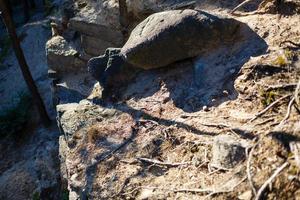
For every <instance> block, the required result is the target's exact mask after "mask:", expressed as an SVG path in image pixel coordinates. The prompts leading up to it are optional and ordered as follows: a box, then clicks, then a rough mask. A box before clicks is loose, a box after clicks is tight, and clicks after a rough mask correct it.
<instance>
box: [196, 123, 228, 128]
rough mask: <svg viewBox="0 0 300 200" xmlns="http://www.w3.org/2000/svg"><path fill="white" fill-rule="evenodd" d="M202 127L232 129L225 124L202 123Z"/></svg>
mask: <svg viewBox="0 0 300 200" xmlns="http://www.w3.org/2000/svg"><path fill="white" fill-rule="evenodd" d="M200 125H202V126H207V127H214V128H219V129H223V128H230V129H231V127H230V126H229V125H227V124H223V123H219V124H206V123H200Z"/></svg>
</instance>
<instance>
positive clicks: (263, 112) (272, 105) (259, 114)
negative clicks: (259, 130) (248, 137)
mask: <svg viewBox="0 0 300 200" xmlns="http://www.w3.org/2000/svg"><path fill="white" fill-rule="evenodd" d="M290 96H291V95H290V94H288V95H285V96H283V97H281V98H279V99H277V100H276V101H274V102H273V103H271V104H270V105H269V106H268V107H266V108H265V109H263V110H262V111H260V112H258V113H257V114H255V116H254V117H253V118H252V119H250V121H249V122H253V121H254V120H256V119H257V118H258V117H260V116H262V115H263V114H265V113H266V112H268V110H270V109H271V108H273V107H274V106H275V105H277V104H278V103H279V102H280V101H282V100H284V99H286V98H288V97H290Z"/></svg>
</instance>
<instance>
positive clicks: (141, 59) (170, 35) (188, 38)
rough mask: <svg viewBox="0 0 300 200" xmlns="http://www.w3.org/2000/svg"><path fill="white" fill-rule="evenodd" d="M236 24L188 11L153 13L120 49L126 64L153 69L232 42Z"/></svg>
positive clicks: (237, 27) (231, 21)
mask: <svg viewBox="0 0 300 200" xmlns="http://www.w3.org/2000/svg"><path fill="white" fill-rule="evenodd" d="M238 31H239V23H238V22H237V21H236V20H233V19H224V18H223V19H222V18H218V17H216V16H214V15H211V14H209V13H206V12H202V11H196V10H191V9H185V10H172V11H164V12H159V13H155V14H153V15H151V16H149V17H148V18H147V19H145V20H144V21H143V22H141V23H140V24H139V25H138V26H137V27H136V28H135V29H134V30H133V31H132V32H131V35H130V37H129V39H128V41H127V42H126V44H125V45H124V46H123V47H122V49H121V54H122V55H123V56H124V57H125V59H126V61H127V62H128V63H130V64H132V65H134V66H136V67H141V68H143V69H153V68H159V67H163V66H167V65H169V64H171V63H174V62H176V61H179V60H183V59H187V58H191V57H195V56H199V55H202V54H204V53H205V52H207V51H211V50H212V49H216V48H218V47H219V46H221V45H222V44H225V42H226V41H227V42H228V41H229V40H230V41H231V44H232V42H233V41H234V40H235V37H236V35H237V34H238Z"/></svg>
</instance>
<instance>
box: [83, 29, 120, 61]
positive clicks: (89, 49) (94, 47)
mask: <svg viewBox="0 0 300 200" xmlns="http://www.w3.org/2000/svg"><path fill="white" fill-rule="evenodd" d="M119 45H120V44H119ZM81 46H82V48H83V49H84V51H85V52H86V53H87V54H90V55H93V56H97V55H100V54H102V53H103V52H104V51H105V50H106V49H107V48H109V47H117V46H118V44H115V43H113V42H108V41H105V40H102V39H100V38H96V37H92V36H88V35H83V34H82V35H81Z"/></svg>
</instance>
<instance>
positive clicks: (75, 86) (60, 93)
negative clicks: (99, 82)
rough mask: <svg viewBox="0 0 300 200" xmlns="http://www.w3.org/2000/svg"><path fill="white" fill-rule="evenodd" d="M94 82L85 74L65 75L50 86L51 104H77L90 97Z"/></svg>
mask: <svg viewBox="0 0 300 200" xmlns="http://www.w3.org/2000/svg"><path fill="white" fill-rule="evenodd" d="M94 84H95V80H94V79H93V78H92V77H90V76H89V74H88V73H86V72H80V73H67V74H64V76H63V77H61V78H60V79H58V80H56V81H55V83H53V84H52V86H51V89H52V95H53V104H54V105H55V106H56V105H58V104H66V103H79V102H80V101H81V100H82V99H84V98H86V97H87V96H89V95H90V92H91V91H92V88H93V86H94Z"/></svg>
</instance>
